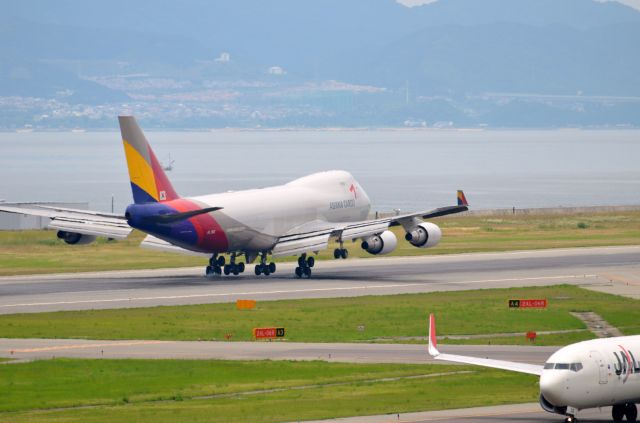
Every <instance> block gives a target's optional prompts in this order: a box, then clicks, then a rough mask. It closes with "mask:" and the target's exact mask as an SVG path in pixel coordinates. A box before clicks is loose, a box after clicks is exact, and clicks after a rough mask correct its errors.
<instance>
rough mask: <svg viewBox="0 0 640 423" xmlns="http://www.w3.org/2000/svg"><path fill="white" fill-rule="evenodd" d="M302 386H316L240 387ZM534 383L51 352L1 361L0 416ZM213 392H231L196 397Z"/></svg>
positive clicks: (522, 397) (362, 400)
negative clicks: (54, 356)
mask: <svg viewBox="0 0 640 423" xmlns="http://www.w3.org/2000/svg"><path fill="white" fill-rule="evenodd" d="M460 371H469V373H465V374H457V375H455V377H454V376H452V375H450V374H449V375H440V376H434V377H430V378H418V379H406V378H405V379H399V380H390V381H383V380H380V379H382V378H403V377H410V376H418V375H429V374H442V373H447V372H460ZM335 383H340V384H341V385H334V386H331V385H330V384H335ZM309 385H320V386H318V387H311V388H308V389H285V390H283V391H280V392H271V393H254V394H250V393H249V392H248V391H252V390H255V389H260V390H262V389H270V388H295V387H305V386H307V387H308V386H309ZM537 390H538V388H537V379H536V378H535V377H534V376H529V375H521V374H513V373H508V372H502V371H496V370H489V369H481V368H468V367H462V366H442V365H415V364H413V365H412V364H375V365H374V364H347V363H325V362H284V361H281V362H271V361H248V362H232V361H178V360H69V359H58V360H48V361H37V362H31V363H20V364H15V365H10V366H0V395H2V398H3V401H2V402H0V410H2V411H1V412H0V419H8V420H15V421H106V420H108V421H140V420H153V421H154V422H159V421H160V422H161V421H186V420H189V421H211V420H212V419H217V420H224V421H225V422H247V421H251V422H275V421H283V420H284V421H293V420H298V419H300V420H303V419H317V418H331V417H339V416H350V415H370V414H385V413H405V412H411V411H419V410H430V409H445V408H456V407H460V406H461V404H460V403H459V401H458V400H456V398H464V406H477V405H489V404H505V403H517V402H524V401H534V400H535V399H536V397H537ZM219 394H235V395H229V396H225V397H217V398H204V399H194V397H198V396H210V395H219ZM83 406H84V407H86V406H91V407H89V408H76V407H83ZM70 407H71V408H70ZM52 408H54V409H55V408H63V409H58V410H50V409H52ZM64 408H69V409H64Z"/></svg>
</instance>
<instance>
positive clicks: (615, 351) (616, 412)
mask: <svg viewBox="0 0 640 423" xmlns="http://www.w3.org/2000/svg"><path fill="white" fill-rule="evenodd" d="M429 354H430V355H431V356H433V357H434V358H435V359H437V360H444V361H452V362H454V363H465V364H475V365H477V366H484V367H492V368H496V369H502V370H510V371H513V372H519V373H528V374H532V375H537V376H540V405H541V406H542V408H543V409H544V410H545V411H548V412H550V413H557V414H562V415H564V416H566V420H565V421H566V422H568V423H569V422H577V418H576V415H577V414H578V411H579V410H583V409H586V408H596V407H606V406H612V407H613V408H612V410H611V415H612V418H613V421H614V422H621V421H622V420H623V418H626V419H627V421H628V422H635V421H636V418H637V417H638V409H637V407H636V403H638V402H640V361H638V360H637V359H636V355H638V357H639V358H640V335H635V336H620V337H617V338H605V339H593V340H590V341H583V342H578V343H575V344H571V345H567V346H566V347H564V348H560V349H559V350H558V351H556V352H555V353H553V354H552V355H551V357H549V359H548V360H547V362H546V363H545V364H544V366H537V365H535V364H526V363H518V362H512V361H503V360H491V359H487V358H478V357H468V356H462V355H453V354H442V353H440V351H438V347H437V342H436V322H435V317H434V316H433V314H431V315H430V316H429Z"/></svg>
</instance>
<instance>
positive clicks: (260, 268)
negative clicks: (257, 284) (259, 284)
mask: <svg viewBox="0 0 640 423" xmlns="http://www.w3.org/2000/svg"><path fill="white" fill-rule="evenodd" d="M255 273H256V276H260V275H265V276H269V275H270V274H272V273H276V264H275V263H274V262H271V263H269V264H267V254H266V253H261V254H260V263H259V264H256V268H255Z"/></svg>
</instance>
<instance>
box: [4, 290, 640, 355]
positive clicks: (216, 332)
mask: <svg viewBox="0 0 640 423" xmlns="http://www.w3.org/2000/svg"><path fill="white" fill-rule="evenodd" d="M512 298H547V299H548V300H549V307H548V309H546V310H526V309H523V310H509V309H508V307H507V301H508V300H509V299H512ZM585 310H588V311H595V312H597V313H599V314H600V315H601V316H603V317H604V318H605V319H606V320H607V321H609V323H611V324H613V325H614V326H617V327H619V328H620V329H621V330H622V331H623V332H624V333H627V334H632V333H640V301H638V300H633V299H629V298H623V297H619V296H614V295H607V294H602V293H597V292H593V291H588V290H585V289H581V288H577V287H574V286H555V287H537V288H512V289H492V290H475V291H459V292H436V293H427V294H404V295H392V296H367V297H354V298H330V299H304V300H286V301H264V302H258V304H257V307H256V309H255V310H242V311H239V310H236V309H235V304H205V305H189V306H172V307H151V308H137V309H112V310H87V311H63V312H55V313H36V314H16V315H3V316H0V334H1V336H2V337H10V338H11V337H14V338H31V337H33V338H88V339H159V340H225V335H227V334H232V340H234V341H241V340H242V341H246V340H250V339H251V336H252V335H251V334H252V329H253V328H254V327H263V326H284V327H285V328H286V330H287V335H286V338H287V340H289V341H300V342H406V341H405V340H403V339H402V338H403V337H420V336H425V335H426V318H427V313H429V312H433V313H436V315H437V318H438V334H439V335H464V334H466V335H473V334H501V333H516V332H527V331H532V330H533V331H554V330H568V329H585V326H584V324H583V323H582V322H581V321H580V320H578V319H576V318H575V317H573V316H572V315H570V314H569V312H571V311H585ZM360 325H363V326H364V330H362V331H361V330H359V326H360ZM592 337H593V335H592V334H591V332H588V331H586V330H585V331H581V332H576V333H567V334H552V335H541V336H540V337H539V338H538V340H537V343H538V344H540V345H546V344H552V345H565V344H567V343H570V342H576V341H578V340H583V339H590V338H592ZM488 341H491V342H493V343H496V342H500V343H526V342H528V341H526V340H525V338H524V336H518V337H511V338H508V337H507V338H490V339H489V340H487V339H475V340H469V341H467V342H468V343H469V342H473V343H476V344H484V343H487V342H488ZM416 342H418V341H416ZM445 342H446V341H445ZM454 342H457V343H459V341H452V343H454Z"/></svg>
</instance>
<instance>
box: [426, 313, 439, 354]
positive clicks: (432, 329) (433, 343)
mask: <svg viewBox="0 0 640 423" xmlns="http://www.w3.org/2000/svg"><path fill="white" fill-rule="evenodd" d="M429 355H430V356H432V357H437V356H439V355H440V351H438V341H437V340H436V317H435V316H434V315H433V313H431V314H430V315H429Z"/></svg>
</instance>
